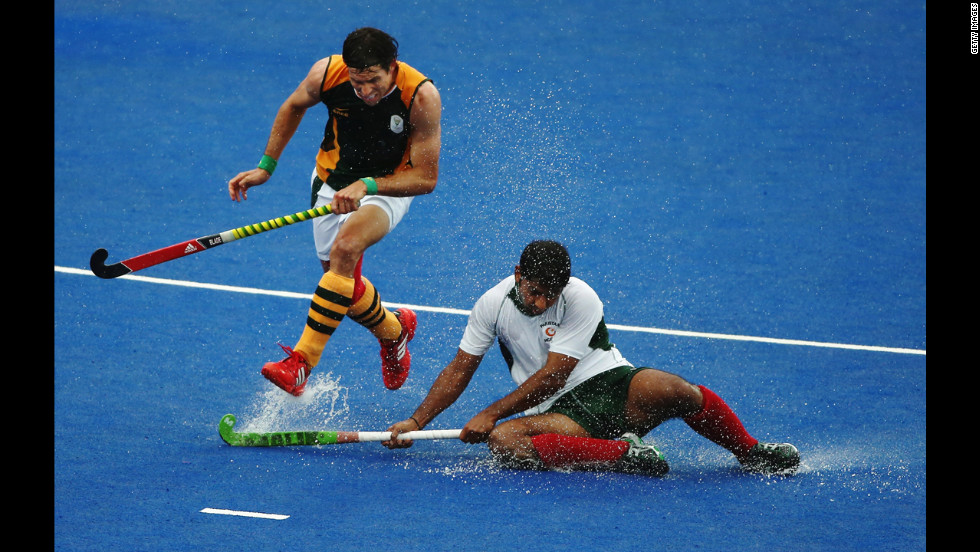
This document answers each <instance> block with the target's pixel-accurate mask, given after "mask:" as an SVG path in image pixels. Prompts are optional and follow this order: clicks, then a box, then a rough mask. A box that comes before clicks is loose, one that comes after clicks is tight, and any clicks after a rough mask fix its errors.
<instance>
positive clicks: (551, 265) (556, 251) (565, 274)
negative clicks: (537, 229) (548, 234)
mask: <svg viewBox="0 0 980 552" xmlns="http://www.w3.org/2000/svg"><path fill="white" fill-rule="evenodd" d="M520 266H521V276H522V277H524V278H527V279H528V280H532V281H534V282H537V283H538V284H541V285H542V286H544V287H546V288H548V289H549V290H553V291H559V290H561V289H564V287H565V285H566V284H568V278H569V277H571V275H572V260H571V258H569V256H568V250H567V249H565V246H564V245H562V244H560V243H558V242H556V241H551V240H535V241H533V242H531V243H529V244H528V245H527V247H525V248H524V252H523V253H521V265H520Z"/></svg>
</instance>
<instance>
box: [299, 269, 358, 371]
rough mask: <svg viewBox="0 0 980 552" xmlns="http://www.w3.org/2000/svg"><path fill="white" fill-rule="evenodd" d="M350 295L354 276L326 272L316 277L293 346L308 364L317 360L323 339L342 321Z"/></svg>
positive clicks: (352, 291) (324, 344)
mask: <svg viewBox="0 0 980 552" xmlns="http://www.w3.org/2000/svg"><path fill="white" fill-rule="evenodd" d="M353 295H354V279H353V278H347V277H344V276H341V275H339V274H337V273H335V272H327V273H325V274H324V275H323V276H322V277H321V278H320V285H318V286H317V288H316V292H314V294H313V300H312V301H311V302H310V313H309V316H308V317H307V318H306V327H305V328H304V329H303V335H302V336H301V337H300V338H299V343H297V344H296V346H295V347H293V349H295V350H297V351H299V352H301V353H303V356H305V357H306V361H307V362H309V363H310V366H316V365H317V364H318V363H319V362H320V355H322V354H323V349H324V347H326V346H327V341H329V340H330V336H331V335H333V332H334V330H336V329H337V326H339V325H340V323H341V321H343V320H344V316H345V315H346V314H347V310H348V309H349V308H350V304H351V297H352V296H353Z"/></svg>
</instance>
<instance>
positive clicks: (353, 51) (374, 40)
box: [343, 27, 398, 71]
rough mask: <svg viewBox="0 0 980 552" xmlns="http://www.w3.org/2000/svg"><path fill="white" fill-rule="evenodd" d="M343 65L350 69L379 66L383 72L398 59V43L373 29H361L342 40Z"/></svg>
mask: <svg viewBox="0 0 980 552" xmlns="http://www.w3.org/2000/svg"><path fill="white" fill-rule="evenodd" d="M343 55H344V63H346V64H347V66H348V67H350V68H351V69H367V68H368V67H374V66H375V65H380V66H381V68H382V69H384V70H385V71H387V70H388V67H389V66H390V65H391V62H393V61H395V60H396V59H398V41H397V40H395V39H394V37H392V36H391V35H389V34H388V33H386V32H384V31H381V30H378V29H375V28H373V27H362V28H360V29H357V30H356V31H354V32H352V33H351V34H349V35H347V38H346V39H345V40H344V51H343Z"/></svg>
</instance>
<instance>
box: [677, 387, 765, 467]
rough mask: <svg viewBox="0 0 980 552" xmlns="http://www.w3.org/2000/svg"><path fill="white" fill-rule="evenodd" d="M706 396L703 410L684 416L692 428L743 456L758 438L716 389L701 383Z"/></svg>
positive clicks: (739, 456) (701, 388)
mask: <svg viewBox="0 0 980 552" xmlns="http://www.w3.org/2000/svg"><path fill="white" fill-rule="evenodd" d="M698 388H699V389H700V390H701V395H703V396H704V406H703V407H702V408H701V412H698V413H697V414H695V415H693V416H689V417H687V418H684V421H685V422H687V425H689V426H691V429H693V430H694V431H696V432H698V433H699V434H701V435H702V436H704V437H706V438H708V439H710V440H711V441H713V442H714V443H717V444H719V445H721V446H723V447H725V448H726V449H728V450H730V451H732V454H734V455H735V457H736V458H738V459H741V458H743V457H744V456H745V455H746V454H747V453H748V452H749V449H751V448H752V447H754V446H755V444H756V443H758V442H759V441H758V439H756V438H755V437H752V436H751V435H749V432H748V431H746V430H745V426H743V425H742V421H741V420H739V419H738V416H736V415H735V412H733V411H732V409H731V408H730V407H729V406H728V405H727V404H726V403H725V401H723V400H722V399H721V397H719V396H718V395H716V394H715V392H714V391H712V390H710V389H708V388H707V387H705V386H703V385H699V386H698Z"/></svg>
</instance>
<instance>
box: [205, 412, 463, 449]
mask: <svg viewBox="0 0 980 552" xmlns="http://www.w3.org/2000/svg"><path fill="white" fill-rule="evenodd" d="M235 422H236V420H235V415H234V414H225V416H224V417H223V418H221V423H219V424H218V433H220V434H221V438H222V439H223V440H224V441H225V442H226V443H228V444H229V445H231V446H233V447H286V446H296V445H343V444H347V443H366V442H372V441H388V440H390V439H391V432H390V431H277V432H272V433H237V432H236V431H235ZM460 431H461V430H459V429H432V430H419V431H408V432H406V433H399V434H398V440H399V441H405V440H409V439H411V440H425V439H457V438H459V432H460Z"/></svg>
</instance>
